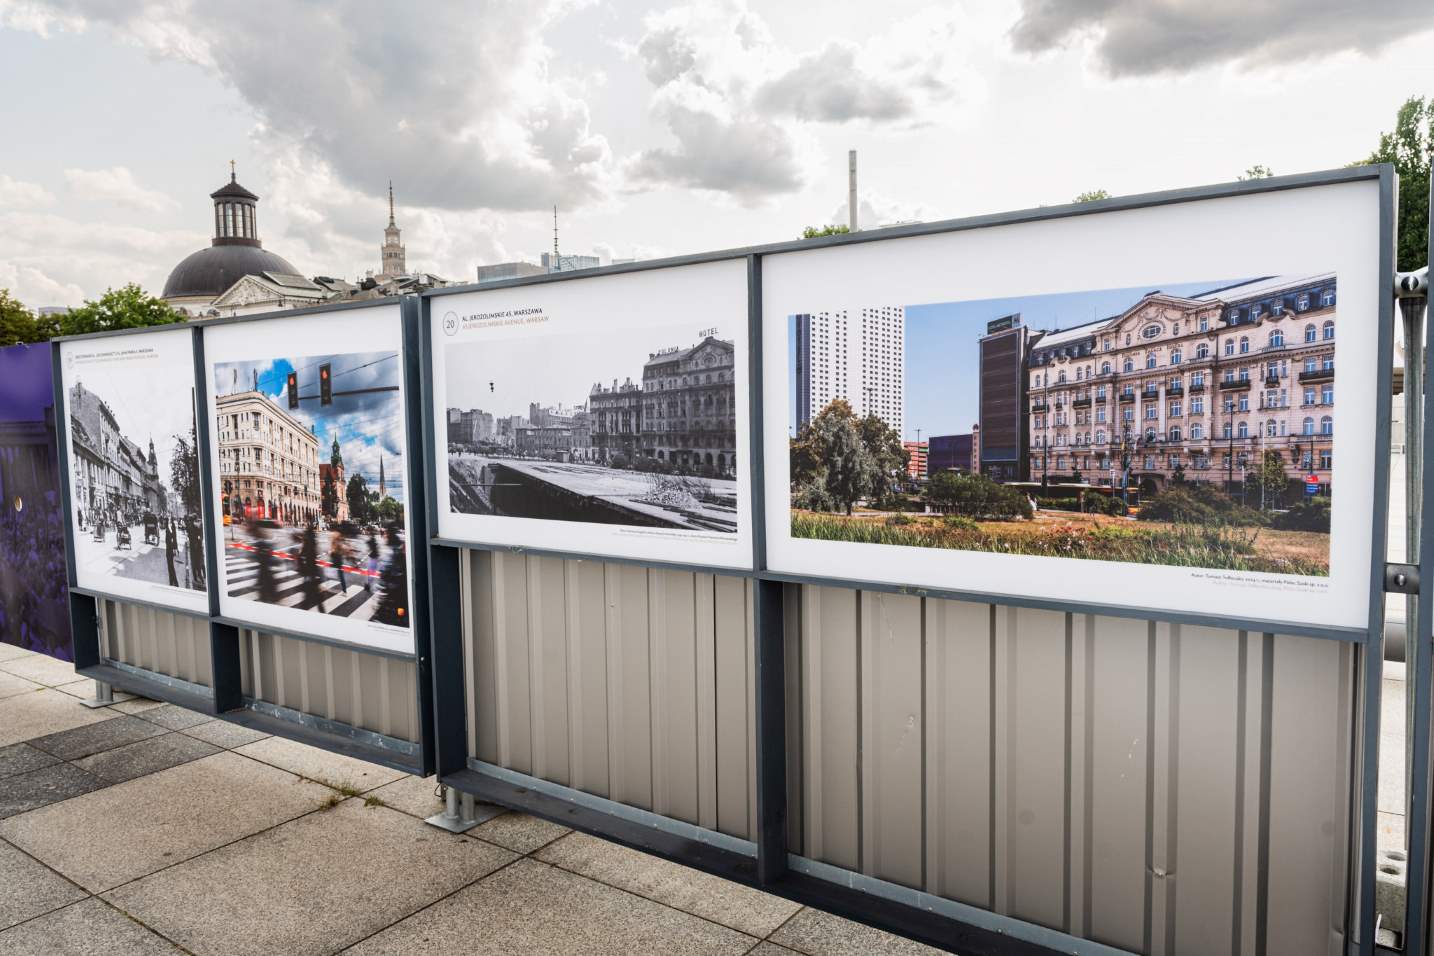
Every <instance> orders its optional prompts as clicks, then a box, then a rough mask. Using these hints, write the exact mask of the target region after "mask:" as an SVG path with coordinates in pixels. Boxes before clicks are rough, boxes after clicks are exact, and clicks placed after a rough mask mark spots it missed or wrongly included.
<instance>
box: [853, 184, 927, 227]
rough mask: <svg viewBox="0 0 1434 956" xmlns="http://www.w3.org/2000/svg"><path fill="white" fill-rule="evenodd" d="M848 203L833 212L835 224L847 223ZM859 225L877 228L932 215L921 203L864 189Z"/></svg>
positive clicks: (859, 203)
mask: <svg viewBox="0 0 1434 956" xmlns="http://www.w3.org/2000/svg"><path fill="white" fill-rule="evenodd" d="M848 208H850V205H849V204H848V203H842V204H841V205H840V206H838V207H836V210H835V211H834V212H833V213H832V217H831V222H832V224H833V225H846V224H847V209H848ZM856 212H857V226H858V228H861V229H876V228H878V227H880V226H891V225H895V224H896V223H902V222H924V221H926V219H927V218H928V217H929V216H930V215H931V213H930V211H929V210H928V209H927V208H926V207H925V206H924V205H921V204H920V203H908V202H902V201H900V200H897V199H892V198H891V197H890V196H885V195H883V194H881V193H879V192H874V191H865V190H863V191H862V192H861V194H860V197H859V198H858V199H857V203H856Z"/></svg>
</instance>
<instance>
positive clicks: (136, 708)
mask: <svg viewBox="0 0 1434 956" xmlns="http://www.w3.org/2000/svg"><path fill="white" fill-rule="evenodd" d="M163 706H164V701H162V700H150V699H149V698H148V697H136V698H135V699H134V700H122V701H119V702H118V703H116V704H112V705H111V707H110V709H111V710H117V711H119V712H120V713H122V714H139V713H143V712H144V711H146V710H154V709H155V708H156V707H163Z"/></svg>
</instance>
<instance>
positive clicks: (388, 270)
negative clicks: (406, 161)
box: [379, 179, 408, 279]
mask: <svg viewBox="0 0 1434 956" xmlns="http://www.w3.org/2000/svg"><path fill="white" fill-rule="evenodd" d="M380 261H381V262H382V263H383V269H382V271H381V272H379V278H381V279H394V278H397V277H398V276H401V275H406V274H407V272H408V263H407V260H406V258H405V255H404V249H403V231H402V230H401V229H399V228H398V222H397V221H396V220H395V219H394V216H393V180H392V179H390V180H389V181H388V228H387V229H385V230H384V231H383V247H382V249H381V250H380Z"/></svg>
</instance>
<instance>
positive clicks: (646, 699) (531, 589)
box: [463, 551, 755, 839]
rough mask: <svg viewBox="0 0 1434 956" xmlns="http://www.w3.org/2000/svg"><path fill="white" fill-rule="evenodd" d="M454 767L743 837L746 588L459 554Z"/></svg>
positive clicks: (747, 725) (704, 579)
mask: <svg viewBox="0 0 1434 956" xmlns="http://www.w3.org/2000/svg"><path fill="white" fill-rule="evenodd" d="M464 565H465V567H464V578H465V582H464V591H465V593H464V596H463V598H464V609H465V615H464V631H465V642H466V656H467V657H468V658H469V659H471V660H472V662H473V666H472V669H471V671H470V673H469V674H468V675H467V686H468V688H469V694H468V707H467V709H468V718H469V734H468V741H469V756H470V757H472V758H475V759H477V760H480V761H483V762H485V763H491V764H497V765H498V766H501V767H504V768H506V769H509V770H516V771H519V772H522V773H528V774H531V775H533V776H536V777H539V778H541V779H543V780H547V781H550V782H552V783H559V784H563V785H565V786H571V787H574V788H576V789H579V790H582V791H585V792H587V793H592V794H594V795H597V796H600V797H606V798H609V799H612V800H616V801H618V802H621V803H626V804H628V805H630V806H634V807H638V808H641V809H644V810H652V811H654V812H656V813H660V814H662V815H664V816H668V817H672V818H673V819H676V820H681V821H683V822H686V823H692V824H695V825H697V826H702V827H706V828H708V829H712V830H718V831H720V832H723V833H726V834H729V835H732V836H736V837H739V838H742V839H751V836H752V821H753V819H754V811H753V804H754V803H755V797H754V789H755V780H754V774H753V756H752V754H753V749H754V747H753V739H752V727H751V718H750V715H751V713H752V707H753V704H752V673H753V661H752V656H751V648H752V646H753V641H752V618H751V600H752V597H751V585H750V583H749V582H747V581H745V580H743V579H740V578H733V577H723V576H720V575H713V574H701V573H692V572H687V571H671V570H665V569H648V568H642V567H637V566H635V565H629V564H609V563H604V562H601V561H575V560H565V559H560V558H554V557H540V556H528V555H518V554H506V553H495V552H487V551H469V552H467V554H466V559H465V562H464Z"/></svg>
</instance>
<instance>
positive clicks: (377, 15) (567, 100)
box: [8, 0, 612, 210]
mask: <svg viewBox="0 0 1434 956" xmlns="http://www.w3.org/2000/svg"><path fill="white" fill-rule="evenodd" d="M573 6H574V5H573V4H572V3H570V2H564V0H546V2H544V0H534V2H532V3H527V4H515V3H510V2H503V0H483V2H471V0H470V2H464V0H443V2H435V3H431V4H427V5H425V6H424V8H423V10H422V13H421V15H419V14H415V13H410V12H407V11H398V12H396V10H395V8H394V7H393V5H392V4H391V3H387V2H381V0H356V2H353V3H349V4H346V5H345V7H344V9H342V10H338V9H336V8H335V7H334V6H332V5H327V4H290V3H285V2H281V0H254V2H250V3H243V4H221V5H218V6H216V5H214V4H207V3H199V2H197V0H142V2H136V3H132V4H114V3H110V2H107V0H39V2H34V3H30V4H27V5H26V6H25V14H26V15H25V16H24V17H19V16H18V14H12V15H10V16H8V20H9V21H10V22H12V23H14V24H15V25H19V26H25V27H28V28H29V29H33V30H36V31H37V32H42V31H46V30H52V29H74V28H75V27H76V26H77V25H79V24H84V25H95V24H98V25H102V26H104V27H107V28H110V29H112V30H114V31H115V32H116V33H117V34H118V35H119V36H121V37H122V38H123V39H125V40H126V41H128V42H131V43H134V44H136V45H137V46H139V47H141V48H142V49H144V50H145V51H147V52H148V53H150V54H151V55H153V56H156V57H163V58H167V59H176V60H182V61H185V62H189V63H193V64H195V65H196V66H198V67H200V68H201V69H204V70H207V71H209V72H211V73H213V74H214V75H216V76H217V77H219V78H220V79H221V80H222V81H223V82H225V83H227V84H228V85H230V86H232V87H233V88H234V89H235V90H236V91H237V92H238V93H239V95H240V96H241V97H242V98H243V99H244V100H245V101H246V102H247V103H248V104H249V106H250V107H251V108H252V109H253V110H254V111H255V113H256V114H257V115H258V116H259V118H260V119H261V120H262V121H263V122H264V124H265V125H266V127H267V128H268V129H269V130H271V131H272V135H273V136H274V137H276V138H277V139H278V140H279V141H280V142H282V143H283V144H286V145H290V146H295V147H299V148H302V149H303V150H304V151H305V152H306V153H307V154H309V155H310V156H311V157H312V158H314V159H316V160H320V161H323V162H325V163H327V164H328V165H329V166H330V167H331V168H332V170H333V172H334V174H335V176H336V177H337V178H338V179H339V180H340V181H342V182H343V183H345V184H346V185H348V186H350V187H353V188H356V189H359V190H362V191H364V192H366V193H373V194H376V193H378V192H379V191H380V190H381V188H382V184H384V183H386V182H387V181H388V179H389V178H390V177H394V178H401V179H403V180H405V181H407V183H408V195H409V201H411V202H414V203H417V204H419V205H423V206H427V207H432V208H441V209H471V208H489V209H509V210H511V209H538V208H542V207H545V206H550V205H552V204H553V203H554V202H556V203H558V204H560V205H563V206H566V207H576V206H580V205H583V204H586V203H591V202H594V201H597V200H599V199H601V198H603V197H604V196H605V195H606V194H607V192H608V188H609V183H608V178H609V175H610V168H611V165H612V156H611V151H610V149H609V147H608V144H607V141H606V139H605V138H604V137H602V136H601V135H599V134H597V133H595V132H594V131H593V130H592V129H591V125H590V121H589V115H588V108H587V104H586V103H585V102H584V101H583V100H582V99H581V98H580V97H579V96H577V95H576V94H574V93H573V92H571V91H570V90H568V89H566V88H565V86H564V84H563V83H562V82H560V81H559V80H557V79H555V78H554V76H553V75H552V72H553V71H552V62H551V61H552V59H553V58H552V53H551V51H550V49H549V48H548V47H547V45H546V44H545V43H544V42H543V39H542V33H543V30H544V28H545V27H546V26H547V25H548V24H549V23H550V22H551V21H552V20H553V19H554V18H555V17H558V16H560V15H562V14H563V13H564V12H566V11H568V10H570V9H571V8H572V7H573ZM444 23H448V24H476V25H478V28H477V29H451V28H450V29H444V28H442V27H441V26H439V27H436V26H435V25H441V24H444ZM276 24H279V25H281V27H280V28H277V29H276V27H275V25H276Z"/></svg>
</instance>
